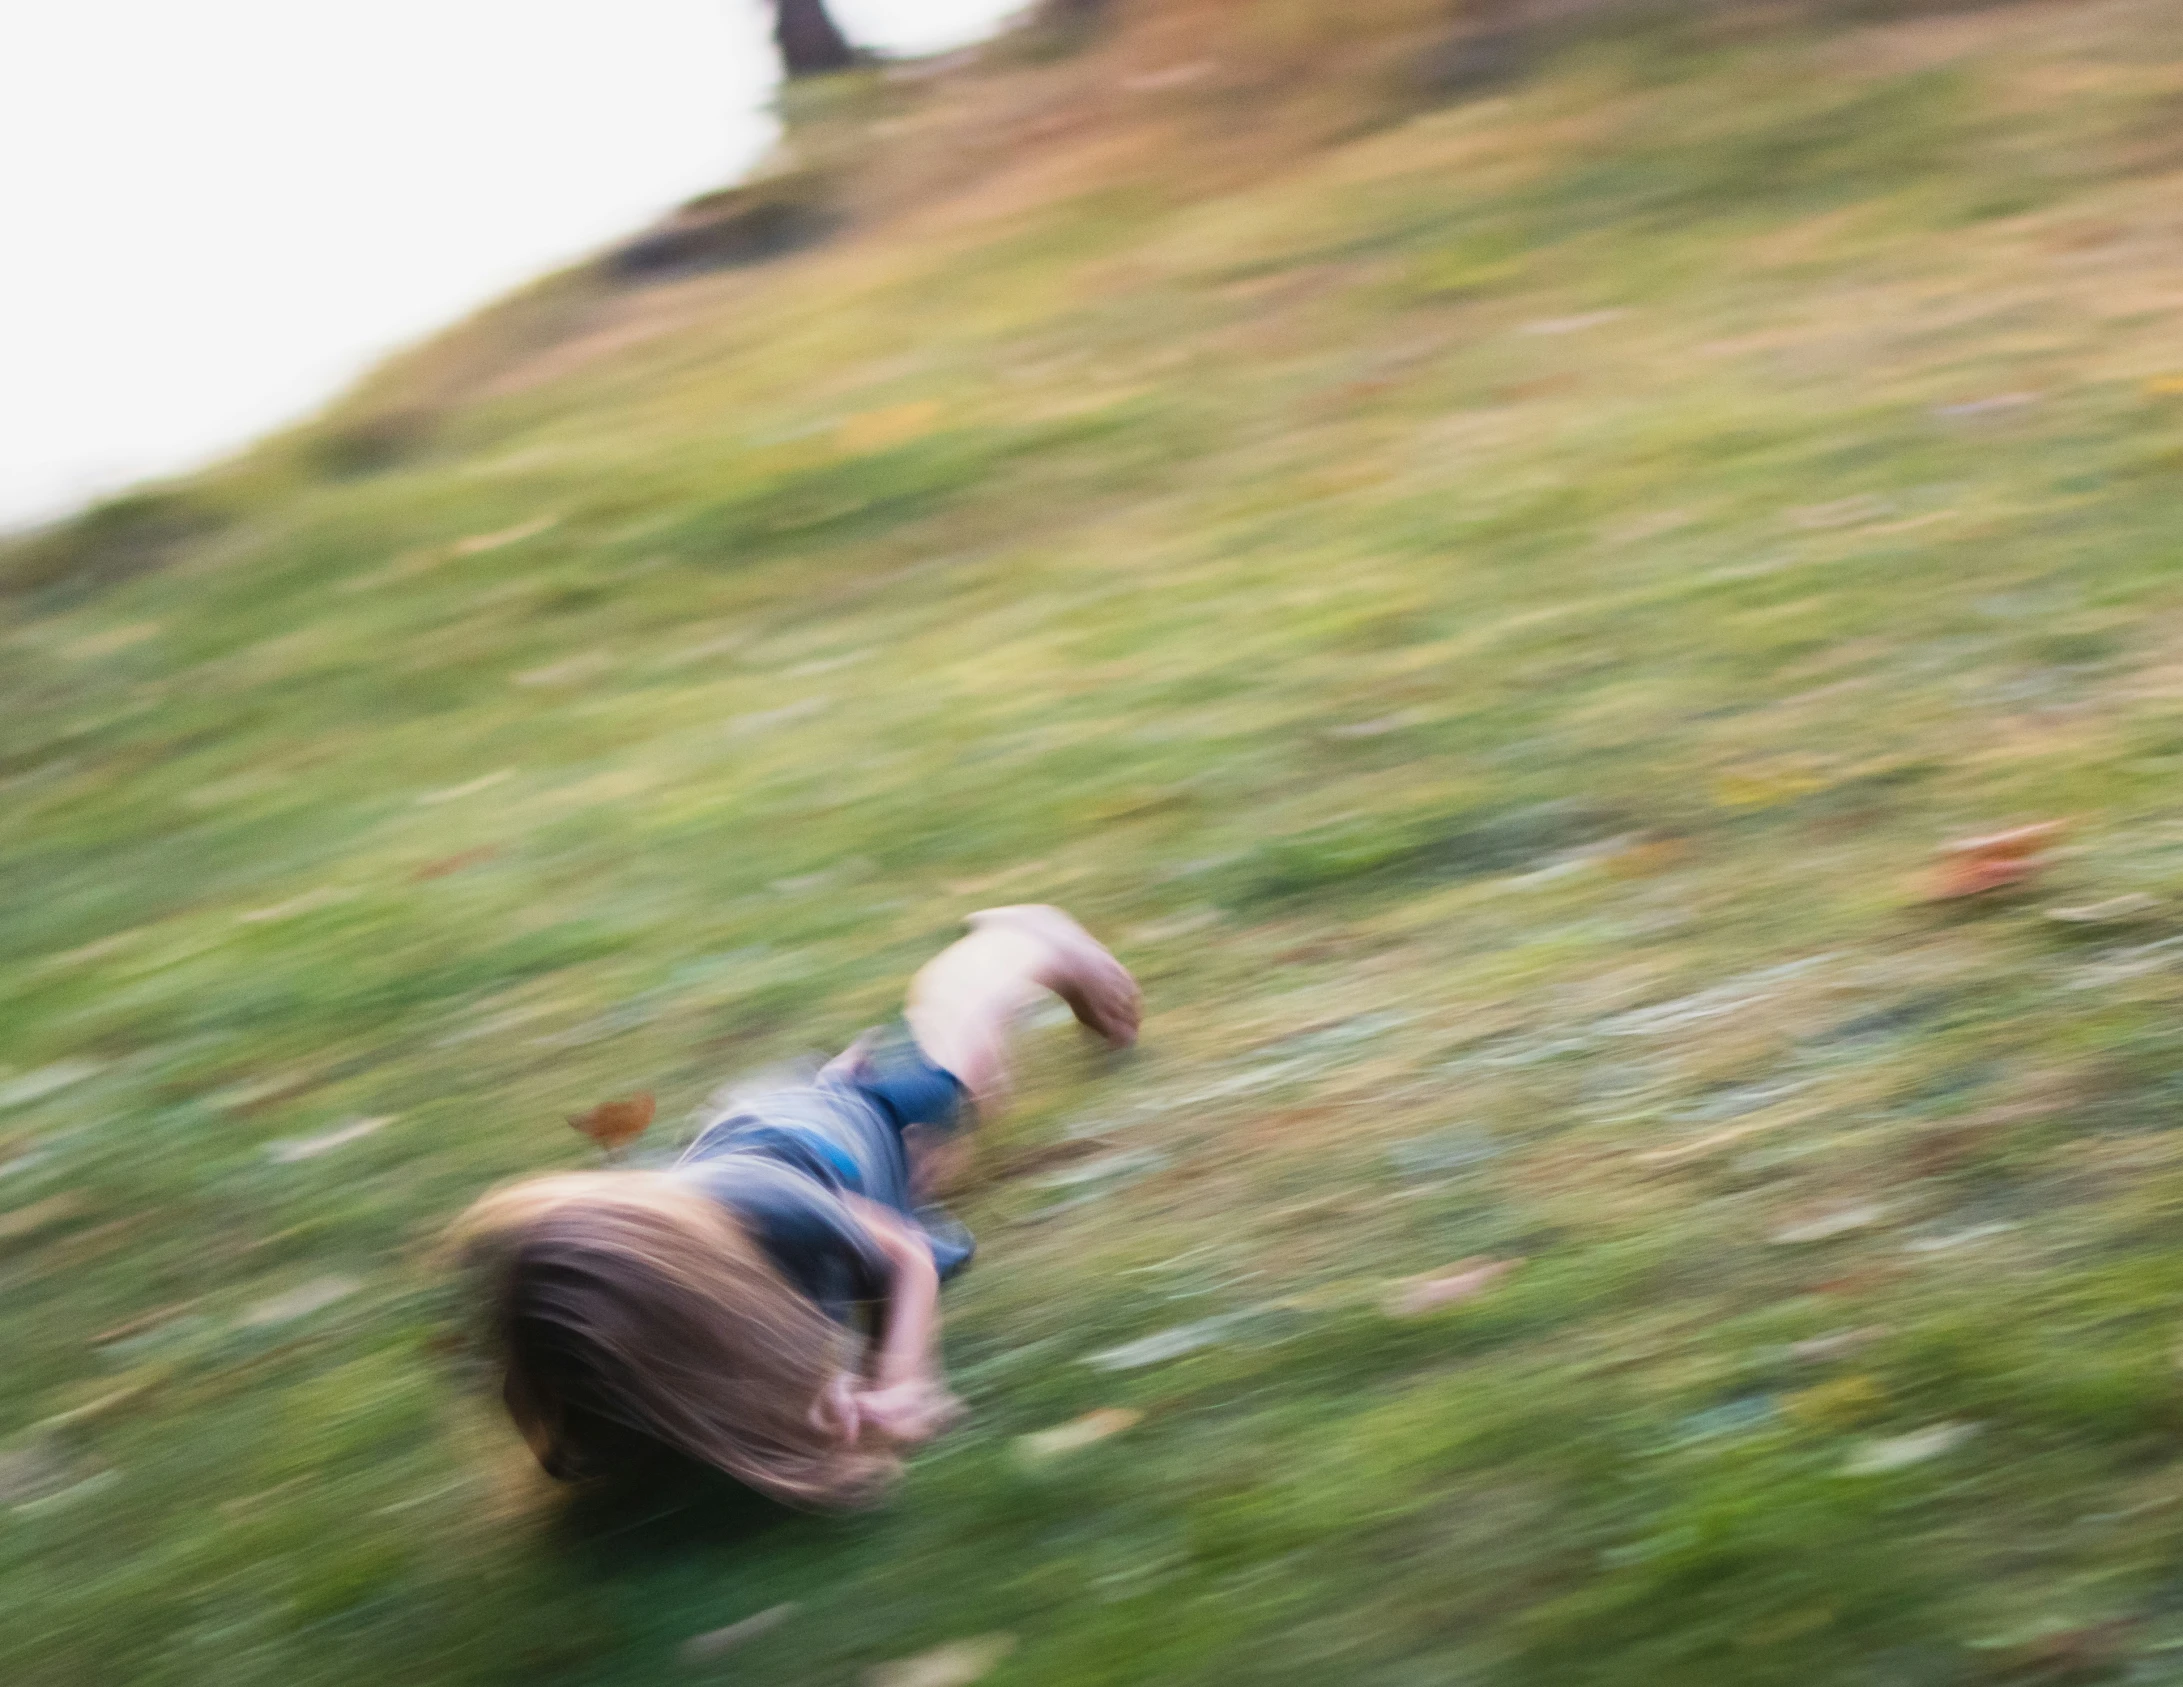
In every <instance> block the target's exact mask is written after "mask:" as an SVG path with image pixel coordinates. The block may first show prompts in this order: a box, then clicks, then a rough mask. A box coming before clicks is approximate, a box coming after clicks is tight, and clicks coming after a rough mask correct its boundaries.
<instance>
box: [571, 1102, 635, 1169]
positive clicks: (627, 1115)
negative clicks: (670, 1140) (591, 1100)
mask: <svg viewBox="0 0 2183 1687" xmlns="http://www.w3.org/2000/svg"><path fill="white" fill-rule="evenodd" d="M653 1106H654V1103H653V1100H652V1092H651V1091H650V1090H646V1091H645V1092H644V1093H642V1094H641V1095H632V1096H625V1097H624V1098H623V1099H621V1100H619V1101H602V1102H600V1103H599V1105H598V1106H596V1107H594V1108H593V1109H592V1110H591V1111H590V1112H588V1113H571V1114H570V1115H569V1121H568V1122H569V1123H570V1124H571V1125H573V1126H575V1127H576V1129H578V1130H580V1131H582V1132H583V1133H584V1135H586V1136H588V1137H590V1138H591V1140H592V1141H593V1142H596V1143H597V1144H598V1145H599V1146H600V1147H601V1148H604V1149H605V1150H606V1151H607V1152H608V1153H609V1154H611V1153H613V1152H615V1151H616V1150H617V1149H619V1148H621V1147H623V1146H625V1145H626V1144H628V1143H631V1142H634V1141H636V1139H637V1138H638V1137H640V1136H642V1135H643V1134H644V1131H645V1127H646V1126H647V1125H649V1124H651V1122H652V1111H653Z"/></svg>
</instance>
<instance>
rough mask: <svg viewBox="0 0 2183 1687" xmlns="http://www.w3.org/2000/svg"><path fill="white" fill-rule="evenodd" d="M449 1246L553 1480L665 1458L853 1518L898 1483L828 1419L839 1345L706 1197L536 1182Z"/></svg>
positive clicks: (666, 1181)
mask: <svg viewBox="0 0 2183 1687" xmlns="http://www.w3.org/2000/svg"><path fill="white" fill-rule="evenodd" d="M453 1239H454V1241H455V1243H456V1245H457V1247H458V1248H459V1249H460V1251H461V1255H462V1257H463V1259H464V1261H465V1263H467V1264H468V1265H469V1266H470V1267H472V1268H473V1269H474V1270H476V1271H477V1272H479V1273H480V1275H481V1276H482V1277H483V1279H484V1282H483V1286H484V1289H485V1293H486V1298H487V1318H486V1324H485V1329H484V1332H483V1334H484V1336H485V1340H486V1345H487V1347H488V1349H489V1351H490V1352H491V1353H492V1355H493V1357H494V1358H495V1359H496V1360H497V1361H498V1363H499V1365H500V1367H501V1369H502V1373H503V1381H502V1388H501V1395H502V1398H503V1399H504V1400H505V1401H506V1402H507V1406H508V1412H509V1415H510V1416H511V1417H513V1418H514V1419H515V1422H516V1427H517V1428H518V1429H520V1430H521V1431H522V1432H523V1438H524V1439H525V1440H526V1441H528V1442H529V1443H530V1446H531V1450H532V1451H533V1452H534V1453H536V1454H537V1456H538V1462H539V1463H540V1464H542V1465H543V1466H545V1468H546V1470H547V1472H548V1473H549V1474H551V1475H553V1476H556V1477H560V1478H562V1479H563V1480H574V1479H578V1478H582V1477H587V1476H594V1475H612V1474H617V1473H619V1472H621V1471H623V1470H625V1469H627V1468H629V1467H631V1466H633V1465H635V1464H638V1463H641V1462H642V1460H643V1458H644V1456H645V1454H646V1453H647V1452H649V1451H656V1450H657V1449H658V1448H660V1447H665V1448H668V1449H671V1450H672V1451H674V1452H677V1453H681V1454H683V1455H685V1456H686V1457H689V1458H692V1459H696V1460H698V1461H700V1462H701V1463H704V1464H709V1465H712V1466H713V1467H714V1468H716V1469H719V1470H723V1471H725V1472H727V1473H728V1474H729V1475H730V1476H732V1477H734V1478H735V1479H736V1480H738V1481H740V1482H744V1483H747V1484H748V1485H749V1486H751V1487H753V1488H757V1489H759V1490H761V1491H763V1492H765V1493H768V1494H771V1495H772V1496H773V1497H774V1498H776V1499H780V1500H785V1501H787V1502H788V1503H790V1504H793V1505H807V1506H848V1505H860V1504H868V1503H870V1502H871V1501H873V1500H875V1499H877V1498H878V1497H879V1496H880V1494H881V1493H882V1492H883V1491H884V1490H885V1488H886V1486H887V1484H888V1483H889V1482H890V1481H891V1480H892V1479H893V1477H894V1476H895V1475H896V1474H897V1473H898V1471H899V1469H900V1465H899V1461H898V1460H897V1459H896V1458H895V1457H894V1456H893V1455H892V1454H891V1453H887V1452H877V1451H874V1450H872V1449H871V1448H870V1447H869V1446H866V1447H858V1446H855V1445H853V1444H851V1443H849V1442H848V1441H846V1440H844V1438H843V1437H842V1434H841V1432H840V1431H839V1430H838V1429H837V1428H835V1427H834V1426H833V1424H832V1422H831V1420H830V1419H829V1418H828V1417H827V1416H826V1415H825V1414H823V1413H821V1412H819V1411H817V1410H816V1409H815V1408H817V1406H818V1404H819V1400H820V1396H821V1395H822V1394H823V1393H824V1392H825V1391H826V1389H827V1388H828V1386H829V1385H830V1384H832V1383H833V1382H834V1381H835V1379H836V1378H838V1377H839V1376H840V1375H841V1373H842V1370H843V1367H844V1364H845V1362H846V1360H847V1357H848V1355H847V1352H846V1338H845V1336H844V1333H843V1332H842V1331H841V1330H840V1328H839V1327H838V1326H836V1325H835V1323H834V1322H833V1320H832V1319H830V1318H828V1317H827V1316H826V1314H825V1313H823V1312H822V1311H820V1310H819V1308H818V1307H817V1306H816V1305H815V1304H814V1303H812V1302H811V1301H810V1300H808V1299H806V1298H805V1297H804V1296H803V1295H801V1294H799V1293H797V1292H796V1290H795V1289H793V1288H791V1287H790V1286H789V1284H788V1283H787V1281H786V1280H785V1279H784V1278H783V1277H782V1276H781V1274H780V1272H779V1271H777V1270H775V1269H774V1267H773V1264H772V1262H771V1261H770V1260H768V1259H767V1258H766V1257H765V1255H764V1254H763V1253H762V1252H760V1251H759V1248H758V1246H757V1244H756V1243H755V1242H754V1241H752V1239H751V1237H750V1236H749V1234H748V1233H747V1232H746V1231H745V1230H744V1229H743V1228H742V1226H741V1225H739V1224H738V1223H737V1222H736V1221H735V1219H734V1218H733V1217H732V1216H731V1215H730V1214H729V1213H728V1212H727V1211H725V1210H724V1209H723V1208H722V1207H721V1206H720V1205H719V1204H718V1203H717V1202H715V1201H713V1200H711V1199H710V1198H708V1197H707V1196H706V1195H705V1194H703V1193H702V1192H701V1191H699V1190H696V1189H692V1188H690V1187H689V1186H688V1185H686V1184H684V1183H682V1182H680V1181H679V1180H677V1179H675V1178H671V1177H668V1176H665V1175H663V1174H661V1173H658V1172H640V1171H616V1172H569V1173H563V1174H560V1175H557V1176H550V1177H538V1178H531V1179H529V1180H527V1181H525V1182H521V1183H516V1184H511V1185H509V1186H508V1187H506V1188H503V1189H498V1190H494V1191H493V1192H491V1193H490V1194H488V1195H486V1196H485V1197H484V1198H483V1199H481V1200H480V1201H479V1202H478V1203H477V1204H476V1205H475V1206H473V1207H472V1208H471V1209H470V1210H469V1211H468V1212H467V1213H465V1214H464V1215H463V1217H462V1218H461V1219H460V1220H459V1221H457V1223H456V1226H455V1230H454V1235H453Z"/></svg>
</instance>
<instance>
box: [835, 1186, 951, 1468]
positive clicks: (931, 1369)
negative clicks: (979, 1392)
mask: <svg viewBox="0 0 2183 1687" xmlns="http://www.w3.org/2000/svg"><path fill="white" fill-rule="evenodd" d="M843 1199H844V1200H845V1201H846V1202H847V1203H848V1206H849V1209H850V1211H852V1212H853V1213H855V1214H856V1216H857V1219H858V1221H859V1222H860V1223H862V1224H863V1226H864V1228H865V1229H866V1230H868V1231H869V1232H870V1233H871V1237H872V1240H873V1241H874V1242H875V1243H876V1244H878V1247H879V1250H880V1252H881V1253H883V1254H885V1255H886V1256H887V1263H888V1265H889V1267H890V1271H891V1275H890V1278H889V1282H888V1286H887V1306H886V1314H885V1319H886V1321H885V1323H884V1325H883V1327H882V1329H881V1332H880V1338H879V1342H878V1344H877V1346H876V1348H875V1349H874V1351H873V1354H872V1368H871V1380H870V1382H869V1384H868V1385H867V1386H866V1387H865V1388H864V1389H862V1390H860V1391H859V1392H858V1393H857V1396H856V1407H857V1415H858V1418H859V1420H860V1421H861V1422H864V1423H869V1424H871V1425H873V1426H874V1427H875V1428H877V1429H879V1430H880V1431H881V1432H882V1433H884V1434H886V1435H889V1436H891V1437H893V1438H894V1439H895V1440H898V1441H923V1440H927V1439H929V1438H930V1437H931V1436H933V1435H936V1434H938V1433H939V1432H940V1430H941V1429H943V1428H945V1427H946V1425H947V1423H948V1421H949V1420H950V1419H951V1418H952V1417H953V1416H954V1415H955V1413H956V1412H957V1411H958V1410H959V1403H958V1402H957V1401H956V1400H955V1398H954V1396H952V1395H950V1394H949V1393H948V1391H947V1389H946V1387H945V1386H944V1385H943V1383H942V1382H941V1379H940V1363H939V1336H940V1273H939V1270H938V1269H937V1268H936V1267H935V1266H934V1265H933V1262H932V1249H931V1247H930V1245H929V1244H928V1243H927V1242H926V1241H925V1238H924V1237H923V1236H922V1235H921V1234H919V1232H918V1231H917V1229H916V1228H915V1227H914V1226H913V1225H911V1224H910V1223H909V1221H908V1220H906V1219H904V1218H903V1217H902V1215H901V1214H899V1213H896V1212H893V1211H891V1210H889V1209H888V1208H886V1207H882V1206H880V1205H879V1204H878V1203H876V1202H873V1201H867V1200H864V1199H863V1198H862V1197H860V1196H855V1195H846V1196H844V1197H843Z"/></svg>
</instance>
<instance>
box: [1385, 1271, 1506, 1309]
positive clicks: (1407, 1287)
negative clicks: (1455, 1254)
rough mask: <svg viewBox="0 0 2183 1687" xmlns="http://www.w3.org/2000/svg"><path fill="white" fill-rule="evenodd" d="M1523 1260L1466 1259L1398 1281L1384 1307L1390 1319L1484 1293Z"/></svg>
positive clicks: (1454, 1302)
mask: <svg viewBox="0 0 2183 1687" xmlns="http://www.w3.org/2000/svg"><path fill="white" fill-rule="evenodd" d="M1522 1263H1523V1261H1522V1260H1520V1259H1466V1260H1464V1261H1462V1262H1461V1263H1460V1264H1458V1265H1456V1266H1454V1267H1452V1268H1451V1269H1449V1270H1447V1271H1444V1272H1441V1273H1439V1274H1438V1275H1435V1276H1428V1277H1411V1278H1408V1279H1406V1280H1405V1281H1403V1282H1400V1283H1397V1284H1396V1285H1395V1286H1394V1287H1393V1288H1392V1289H1391V1290H1389V1292H1388V1295H1387V1299H1386V1301H1385V1302H1384V1303H1383V1304H1384V1308H1385V1310H1386V1313H1387V1315H1388V1317H1390V1318H1419V1317H1422V1316H1424V1315H1425V1314H1426V1313H1428V1312H1437V1311H1438V1310H1439V1309H1440V1308H1441V1307H1443V1306H1453V1305H1455V1304H1456V1303H1457V1302H1458V1301H1465V1300H1469V1299H1471V1298H1472V1297H1473V1296H1476V1295H1480V1294H1483V1293H1484V1292H1485V1291H1486V1290H1487V1289H1490V1288H1491V1287H1492V1286H1493V1285H1494V1284H1495V1283H1498V1282H1499V1281H1500V1280H1501V1279H1502V1278H1503V1277H1506V1276H1507V1275H1508V1274H1509V1273H1510V1272H1511V1271H1513V1270H1515V1269H1516V1267H1517V1266H1519V1265H1521V1264H1522Z"/></svg>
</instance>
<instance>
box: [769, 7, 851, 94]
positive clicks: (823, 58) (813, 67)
mask: <svg viewBox="0 0 2183 1687" xmlns="http://www.w3.org/2000/svg"><path fill="white" fill-rule="evenodd" d="M773 39H774V41H775V42H776V43H777V44H778V45H779V47H780V49H781V68H782V70H783V71H785V72H786V73H787V74H788V75H789V76H790V77H791V78H794V77H798V76H824V75H826V74H827V73H828V72H829V71H835V70H847V69H849V68H850V66H852V65H854V64H855V63H856V62H857V53H856V49H855V48H854V47H852V46H850V45H849V38H848V37H847V36H846V35H844V34H842V32H841V26H840V25H839V24H837V23H836V22H834V16H833V14H832V13H831V12H829V11H828V10H827V9H826V0H773Z"/></svg>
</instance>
